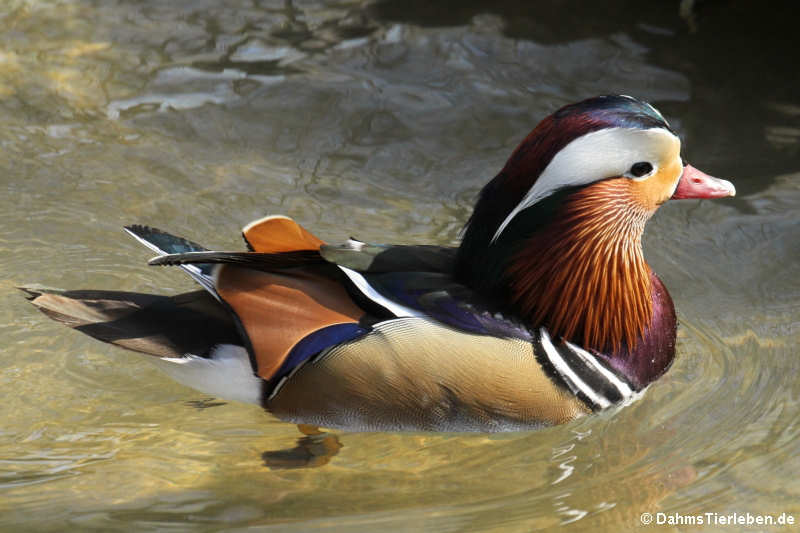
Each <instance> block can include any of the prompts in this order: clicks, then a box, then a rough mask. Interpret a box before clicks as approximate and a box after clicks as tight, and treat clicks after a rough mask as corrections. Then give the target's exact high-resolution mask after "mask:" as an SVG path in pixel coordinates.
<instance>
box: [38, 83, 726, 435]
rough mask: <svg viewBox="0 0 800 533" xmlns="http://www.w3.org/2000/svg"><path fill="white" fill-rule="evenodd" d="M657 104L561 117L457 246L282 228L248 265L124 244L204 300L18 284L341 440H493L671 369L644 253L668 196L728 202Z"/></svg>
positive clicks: (76, 321) (266, 223)
mask: <svg viewBox="0 0 800 533" xmlns="http://www.w3.org/2000/svg"><path fill="white" fill-rule="evenodd" d="M680 152H681V141H680V139H679V138H678V136H677V134H676V133H675V131H674V130H673V129H672V128H671V127H670V126H669V124H668V123H667V121H666V120H665V119H664V117H663V116H662V115H661V113H659V112H658V111H657V110H656V109H655V108H654V107H652V106H651V105H649V104H647V103H645V102H642V101H640V100H637V99H635V98H632V97H628V96H602V97H595V98H591V99H588V100H584V101H582V102H579V103H576V104H572V105H567V106H565V107H563V108H561V109H559V110H558V111H556V112H555V113H553V114H552V115H550V116H549V117H547V118H545V119H544V120H542V122H541V123H539V125H538V126H537V127H536V128H535V129H534V130H533V131H532V132H531V133H530V134H529V135H528V136H527V137H526V138H525V139H524V140H523V141H522V143H521V144H520V145H519V146H518V147H517V148H516V149H515V150H514V152H513V153H512V154H511V157H510V158H509V159H508V161H507V162H506V164H505V166H504V167H503V168H502V170H501V171H500V172H499V174H497V176H495V178H494V179H492V180H491V181H490V182H489V183H488V184H487V185H486V186H485V187H484V188H483V189H482V190H481V192H480V194H479V197H478V200H477V204H476V206H475V209H474V212H473V213H472V216H471V217H470V219H469V221H468V222H467V225H466V227H465V229H464V231H463V235H462V240H461V243H460V245H459V246H458V247H446V246H432V245H431V246H412V245H384V244H369V243H365V242H361V241H357V240H354V239H351V240H349V241H347V242H346V243H344V244H341V245H334V244H328V243H325V242H323V241H322V240H320V239H319V238H318V237H316V236H314V235H313V234H311V233H310V232H308V231H307V230H306V229H304V228H303V227H302V226H300V225H299V224H297V223H296V222H294V221H293V220H291V219H290V218H287V217H285V216H270V217H267V218H264V219H261V220H257V221H255V222H253V223H251V224H248V225H247V226H245V227H244V229H243V236H244V240H245V242H246V244H247V248H248V251H234V252H216V251H210V250H207V249H205V248H203V247H202V246H200V245H198V244H195V243H194V242H191V241H189V240H186V239H183V238H180V237H176V236H173V235H170V234H169V233H166V232H163V231H160V230H157V229H154V228H151V227H146V226H139V225H134V226H128V227H127V228H126V231H127V232H128V233H129V234H130V235H132V236H133V237H134V238H136V239H138V240H139V241H140V242H141V243H142V244H144V245H145V246H147V247H148V248H150V249H151V250H153V251H154V252H156V253H157V254H158V256H157V257H155V258H154V259H151V260H150V264H152V265H177V266H179V267H180V268H182V269H183V270H185V271H186V272H188V273H189V275H190V276H191V277H192V278H194V280H195V281H197V282H198V283H199V284H200V285H201V286H202V290H197V291H194V292H189V293H185V294H179V295H176V296H161V295H151V294H140V293H131V292H117V291H95V290H77V291H60V290H48V289H41V288H24V289H23V290H26V292H27V293H28V297H29V299H30V300H31V302H32V303H33V305H35V306H36V307H37V308H39V309H40V310H41V311H43V312H44V313H45V314H47V315H48V316H49V317H51V318H53V319H55V320H57V321H59V322H62V323H64V324H66V325H68V326H70V327H72V328H74V329H77V330H79V331H81V332H83V333H85V334H88V335H90V336H92V337H95V338H97V339H99V340H102V341H105V342H109V343H112V344H115V345H117V346H121V347H123V348H127V349H129V350H134V351H137V352H143V353H145V354H149V355H151V356H154V357H152V358H151V359H152V360H153V362H155V363H156V364H157V365H158V366H159V367H160V368H161V369H162V370H164V371H165V372H166V373H167V374H169V375H170V376H171V377H172V378H174V379H176V380H177V381H179V382H180V383H183V384H185V385H188V386H190V387H193V388H195V389H197V390H199V391H202V392H204V393H207V394H212V395H214V396H217V397H221V398H224V399H229V400H239V401H244V402H251V403H255V404H259V405H261V406H263V407H264V408H266V409H267V410H268V411H269V412H271V413H273V414H274V415H275V416H277V417H278V418H280V419H283V420H286V421H292V422H296V423H301V424H311V425H316V426H323V427H329V428H342V429H348V430H446V431H470V430H471V431H499V430H509V429H518V428H531V427H539V426H547V425H554V424H560V423H563V422H567V421H569V420H572V419H574V418H576V417H579V416H582V415H585V414H588V413H591V412H595V411H599V410H603V409H606V408H609V407H611V406H614V405H619V404H623V403H625V402H628V401H630V400H631V399H632V398H634V397H635V396H637V395H638V394H639V393H640V392H641V391H643V390H644V389H645V388H646V387H647V386H648V385H649V384H650V383H652V382H653V381H655V380H656V379H657V378H659V377H660V376H661V375H662V374H664V372H666V371H667V369H668V368H669V366H670V364H671V363H672V360H673V357H674V354H675V336H676V318H675V310H674V307H673V303H672V300H671V298H670V296H669V293H668V292H667V289H666V288H665V287H664V285H663V284H662V282H661V280H660V279H659V278H658V276H656V274H655V273H654V272H653V271H652V270H651V269H650V268H649V266H648V265H647V263H646V262H645V260H644V257H643V254H642V245H641V237H642V233H643V231H644V226H645V223H646V222H647V220H648V219H649V218H650V217H651V216H652V215H653V213H655V211H656V210H657V209H658V207H659V206H660V205H661V204H663V203H664V202H666V201H667V200H669V199H678V198H721V197H725V196H733V195H734V194H735V189H734V187H733V185H732V184H731V183H729V182H727V181H724V180H721V179H717V178H713V177H711V176H708V175H706V174H704V173H702V172H701V171H699V170H697V169H695V168H694V167H692V166H690V165H687V164H684V162H683V160H682V158H681V154H680Z"/></svg>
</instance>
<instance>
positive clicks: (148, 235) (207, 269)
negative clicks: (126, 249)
mask: <svg viewBox="0 0 800 533" xmlns="http://www.w3.org/2000/svg"><path fill="white" fill-rule="evenodd" d="M125 231H126V232H128V234H129V235H131V236H132V237H133V238H134V239H136V240H137V241H139V242H140V243H142V244H143V245H145V246H146V247H148V248H150V249H151V250H153V251H154V252H156V253H157V254H159V255H160V256H161V255H168V254H176V253H187V252H207V251H208V249H207V248H204V247H202V246H200V245H199V244H197V243H194V242H192V241H190V240H187V239H184V238H183V237H177V236H175V235H172V234H170V233H167V232H166V231H161V230H160V229H156V228H151V227H149V226H142V225H139V224H133V225H130V226H125ZM181 268H182V269H183V270H185V271H186V272H187V273H188V274H189V275H190V276H191V277H192V279H194V280H195V281H196V282H197V283H199V284H200V285H201V286H202V287H203V288H204V289H205V290H207V291H208V292H210V293H211V294H212V295H213V296H214V298H216V299H217V300H219V295H218V294H217V290H216V289H215V288H214V274H213V268H214V267H213V265H210V264H207V263H197V264H191V265H189V264H186V265H181Z"/></svg>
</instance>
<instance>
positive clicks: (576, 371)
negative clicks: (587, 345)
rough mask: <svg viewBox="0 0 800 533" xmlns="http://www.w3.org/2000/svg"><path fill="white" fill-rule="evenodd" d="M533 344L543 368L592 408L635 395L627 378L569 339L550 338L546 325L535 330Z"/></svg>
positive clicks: (605, 405)
mask: <svg viewBox="0 0 800 533" xmlns="http://www.w3.org/2000/svg"><path fill="white" fill-rule="evenodd" d="M534 348H535V352H536V356H537V359H538V360H539V363H540V364H541V365H542V367H543V368H544V370H545V371H546V372H547V373H548V374H549V375H550V376H551V377H552V378H553V379H554V380H555V381H556V382H557V383H559V384H560V385H562V386H564V387H566V388H568V389H569V390H570V391H572V393H573V394H575V395H576V396H577V397H578V398H579V399H580V400H581V401H583V402H584V403H585V404H586V405H588V406H590V407H591V408H592V409H593V410H595V411H598V410H602V409H605V408H607V407H610V406H611V405H614V404H618V403H621V402H624V401H626V400H628V399H630V398H631V397H632V396H633V395H634V389H633V386H632V385H631V384H630V382H628V380H627V379H625V378H624V377H623V376H621V375H619V374H618V373H617V372H615V371H614V370H612V369H611V368H609V367H608V366H606V365H605V364H603V363H602V362H601V361H600V360H598V358H597V357H595V356H594V355H592V354H591V353H589V352H587V351H586V350H584V349H582V348H580V347H578V346H575V345H574V344H572V343H569V342H553V340H552V339H550V335H549V334H548V332H547V330H546V329H545V328H539V330H537V331H536V334H535V336H534Z"/></svg>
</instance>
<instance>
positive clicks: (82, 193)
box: [0, 0, 800, 532]
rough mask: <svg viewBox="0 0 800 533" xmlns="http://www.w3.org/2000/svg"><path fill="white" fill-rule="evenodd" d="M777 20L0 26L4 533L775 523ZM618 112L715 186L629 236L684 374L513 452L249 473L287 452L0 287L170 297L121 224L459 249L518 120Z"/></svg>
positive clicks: (788, 485) (791, 449) (107, 4)
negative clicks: (673, 310) (676, 323)
mask: <svg viewBox="0 0 800 533" xmlns="http://www.w3.org/2000/svg"><path fill="white" fill-rule="evenodd" d="M593 4H597V6H593ZM684 4H686V2H684ZM645 5H646V6H647V7H646V8H645V7H643V6H645ZM767 5H768V6H769V7H767ZM790 7H791V4H790V3H786V9H784V5H783V4H782V3H777V2H776V3H769V4H766V3H763V2H761V3H758V2H749V1H742V2H730V3H728V2H708V3H699V6H698V7H697V8H696V10H695V13H694V14H693V16H691V17H686V18H681V17H680V16H679V2H677V1H675V2H669V1H664V2H648V3H642V2H621V1H616V2H596V3H588V2H566V1H549V2H523V1H513V0H498V1H494V2H469V1H467V2H459V3H458V4H455V5H446V4H444V3H437V2H430V1H419V0H415V1H412V2H399V1H397V2H392V1H386V2H358V1H351V2H348V1H338V2H324V1H321V0H308V1H302V2H301V1H295V2H292V1H291V0H287V1H286V2H278V1H273V2H269V1H265V2H257V1H245V0H238V1H229V2H219V1H202V0H191V1H190V0H183V1H170V2H162V1H155V0H153V1H132V0H131V1H122V0H120V1H116V2H113V1H89V0H85V1H82V0H63V1H55V0H54V1H46V0H42V1H36V0H10V1H8V2H4V3H3V6H2V7H0V120H1V122H0V124H2V127H0V269H1V271H2V274H0V301H1V302H2V307H0V332H2V339H3V340H4V342H3V344H2V347H0V386H1V387H2V392H3V401H2V402H1V403H0V529H3V530H8V531H19V530H36V531H48V530H52V531H55V530H65V529H70V530H81V529H98V530H136V531H147V530H164V531H196V530H197V531H205V530H218V529H230V530H237V531H238V530H249V529H255V530H259V529H265V530H268V529H270V528H274V529H277V530H287V531H311V530H324V531H328V530H330V531H381V530H391V531H419V530H428V531H483V530H485V531H514V532H516V531H520V532H522V531H532V530H536V529H549V528H558V527H559V526H564V527H573V528H576V529H583V530H586V531H620V530H626V529H630V528H633V527H635V526H638V525H639V517H640V515H641V513H644V512H651V513H657V512H664V513H683V514H693V513H704V512H717V513H729V512H740V513H746V512H750V513H756V514H774V515H778V514H780V513H788V514H793V515H794V517H795V519H796V520H797V521H800V482H798V479H800V461H798V454H800V440H799V439H798V433H800V426H799V425H798V419H800V416H799V415H800V404H799V403H798V402H799V401H800V377H798V376H800V372H799V370H800V361H798V357H797V345H798V341H800V307H799V304H798V302H800V267H798V265H799V264H800V222H798V220H800V219H799V218H798V208H799V207H800V93H798V92H797V87H798V85H799V83H798V82H800V79H798V70H797V68H796V65H797V64H798V60H799V59H800V58H798V50H799V49H800V47H798V46H797V41H796V40H794V41H792V40H791V39H792V38H793V36H794V35H795V34H796V30H795V29H794V28H793V26H792V25H793V20H795V19H796V16H795V15H793V14H791V12H790V11H789V8H790ZM611 92H620V93H625V94H632V95H637V96H640V97H642V98H646V99H648V100H651V101H653V102H654V103H655V104H656V105H658V107H659V108H660V109H661V110H662V111H663V112H664V113H665V115H666V116H667V117H668V119H669V120H670V122H671V124H672V125H673V126H674V127H675V128H676V129H677V130H678V131H679V132H680V133H681V135H682V137H683V138H684V140H685V146H686V155H687V157H688V159H690V160H691V161H692V163H693V164H695V165H696V166H698V167H700V168H702V169H704V170H706V171H708V172H710V173H712V174H715V175H719V176H722V177H726V178H729V179H731V180H732V181H734V182H735V184H736V186H737V188H738V190H739V195H738V196H737V198H735V199H733V200H727V201H717V202H708V201H703V202H697V201H687V202H683V203H672V204H670V205H666V206H665V207H664V208H662V209H661V211H660V212H659V213H658V215H657V216H656V217H655V219H654V220H653V221H652V222H651V224H650V225H649V227H648V231H647V234H646V242H645V252H646V255H647V258H648V261H649V262H650V264H651V265H652V266H653V268H654V269H655V270H656V271H657V272H659V274H660V275H661V277H662V279H663V280H664V281H665V283H666V285H667V286H668V287H669V289H670V292H671V294H672V297H673V299H674V300H675V302H676V306H677V308H678V314H679V318H680V321H681V327H680V330H679V346H678V357H677V359H676V362H675V364H674V366H673V368H672V369H671V370H670V372H669V373H668V374H667V375H666V376H665V377H664V378H662V379H661V380H659V381H658V382H657V383H656V384H655V385H654V386H652V387H651V388H650V389H649V390H648V391H647V393H646V395H645V396H644V397H643V398H642V399H641V400H639V401H638V402H636V403H634V404H633V405H631V406H629V407H627V408H625V409H622V410H620V411H618V412H615V413H605V414H602V415H600V416H595V417H589V418H585V419H583V420H579V421H576V422H574V423H571V424H567V425H565V426H562V427H557V428H552V429H548V430H544V431H538V432H522V433H507V434H497V435H481V434H470V435H457V434H395V433H390V434H384V433H363V434H340V435H338V438H339V442H340V443H341V444H342V448H341V450H340V451H339V453H338V455H336V456H335V457H333V459H332V460H331V461H330V462H329V463H328V464H327V465H325V466H322V467H319V468H308V469H296V470H275V469H270V468H267V467H266V466H265V465H264V463H263V460H262V453H263V452H265V451H274V450H282V449H288V448H292V447H293V446H294V445H295V442H296V439H297V437H298V435H299V434H298V432H297V429H296V427H295V426H293V425H290V424H286V423H282V422H280V421H278V420H276V419H274V418H272V417H271V416H270V415H268V414H266V413H264V412H263V411H261V410H260V409H258V408H257V407H254V406H248V405H238V404H233V403H221V402H217V401H214V400H211V399H209V398H206V397H204V396H203V395H201V394H199V393H196V392H194V391H192V390H190V389H187V388H184V387H182V386H180V385H177V384H175V383H173V382H172V381H170V380H169V379H168V378H166V377H165V376H163V375H162V374H160V373H159V372H158V371H157V370H156V369H155V368H153V367H152V366H151V365H150V364H149V363H148V362H147V361H146V359H145V358H144V357H140V356H137V355H135V354H131V353H128V352H124V351H122V350H119V349H115V348H111V347H107V346H105V345H102V344H100V343H98V342H95V341H93V340H91V339H89V338H87V337H85V336H82V335H80V334H79V333H76V332H73V331H69V330H67V329H65V328H63V327H62V326H60V325H58V324H56V323H54V322H51V321H49V320H47V319H46V318H45V317H43V316H42V315H40V314H39V313H37V312H36V311H35V310H34V309H33V308H32V307H31V306H30V305H29V304H27V303H26V302H25V301H24V299H23V298H22V297H21V295H20V294H19V293H18V292H17V291H15V290H14V287H15V286H16V285H19V284H25V283H33V282H38V283H42V284H45V285H50V286H57V287H63V288H87V287H93V288H107V289H126V290H136V291H145V292H146V291H153V292H162V293H163V292H166V293H173V292H177V291H181V290H186V289H189V288H191V287H192V284H191V282H190V281H188V280H187V279H185V278H184V277H183V276H181V274H180V272H177V271H173V270H170V269H156V268H148V267H147V266H146V265H145V260H146V259H147V258H148V257H149V255H148V252H147V251H146V250H143V249H142V248H141V247H140V246H139V245H138V244H137V243H135V242H133V241H132V240H130V239H128V238H126V237H125V235H123V234H122V232H121V231H120V227H121V226H122V225H123V224H126V223H131V222H144V223H148V224H151V225H154V226H157V227H162V228H164V229H167V230H170V231H172V232H174V233H177V234H180V235H186V236H188V237H191V238H194V239H195V240H198V241H200V242H203V243H205V244H207V245H208V246H211V247H223V248H231V247H239V246H240V238H239V235H238V234H239V228H240V227H241V226H243V225H244V224H245V223H247V222H249V221H250V220H252V219H254V218H258V217H261V216H263V215H266V214H270V213H285V214H287V215H290V216H292V217H294V218H296V219H297V220H299V221H300V222H302V223H303V224H304V225H305V226H307V227H309V228H312V229H313V230H314V231H315V232H316V233H317V234H319V235H321V236H323V237H324V238H326V239H328V240H330V241H336V240H340V239H344V238H346V237H348V236H349V235H355V236H358V237H360V238H362V239H365V240H372V241H378V242H413V243H425V242H432V243H441V244H452V243H455V242H456V241H457V238H458V232H459V229H460V228H461V227H462V225H463V224H464V222H465V221H466V218H467V217H468V215H469V212H470V207H471V204H472V202H473V200H474V198H475V195H476V193H477V191H478V190H479V188H480V187H481V185H482V184H483V183H485V182H486V181H487V180H488V179H489V178H491V177H492V176H493V175H494V173H495V172H496V171H497V170H498V169H499V167H500V166H501V165H502V163H503V161H504V160H505V157H506V156H507V155H508V154H509V152H510V151H511V150H512V149H513V148H514V146H515V145H516V144H517V143H518V142H519V140H520V139H521V138H522V137H523V136H524V135H525V134H526V133H527V132H528V131H529V130H530V129H531V128H532V127H533V126H534V125H535V123H536V122H537V121H538V120H540V119H541V118H543V117H544V116H545V115H546V114H548V113H550V112H551V111H552V110H554V109H555V108H556V107H557V106H560V105H562V104H565V103H568V102H571V101H574V100H577V99H580V98H583V97H587V96H590V95H594V94H598V93H611ZM651 528H653V529H656V530H663V531H667V530H671V529H678V530H681V529H683V528H680V527H678V528H671V527H669V526H661V527H660V528H658V527H657V526H651ZM708 529H710V530H721V531H735V530H737V529H738V528H735V527H734V528H731V527H727V528H726V527H723V526H711V527H709V528H708ZM768 529H769V528H768ZM784 530H788V529H787V528H784Z"/></svg>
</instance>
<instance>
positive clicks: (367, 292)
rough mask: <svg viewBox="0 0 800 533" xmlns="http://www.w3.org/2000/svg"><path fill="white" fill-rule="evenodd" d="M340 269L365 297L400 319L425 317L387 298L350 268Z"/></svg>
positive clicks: (423, 314) (341, 267)
mask: <svg viewBox="0 0 800 533" xmlns="http://www.w3.org/2000/svg"><path fill="white" fill-rule="evenodd" d="M339 268H340V269H342V272H344V273H345V275H346V276H347V277H348V278H350V281H352V282H353V285H355V286H356V288H357V289H358V290H360V291H361V293H362V294H363V295H364V296H366V297H367V298H369V299H370V300H372V301H373V302H375V303H376V304H378V305H380V306H382V307H385V308H386V309H388V310H389V312H391V313H394V314H395V315H396V316H398V317H402V316H425V313H422V312H420V311H417V310H416V309H411V308H410V307H406V306H405V305H403V304H399V303H397V302H395V301H392V300H390V299H389V298H387V297H385V296H384V295H382V294H381V293H379V292H378V291H376V290H375V289H374V288H372V285H370V284H369V282H368V281H367V280H366V279H365V278H364V276H362V275H361V274H359V273H358V272H356V271H355V270H350V269H349V268H347V267H343V266H341V265H339Z"/></svg>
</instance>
